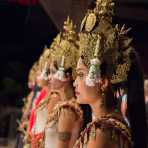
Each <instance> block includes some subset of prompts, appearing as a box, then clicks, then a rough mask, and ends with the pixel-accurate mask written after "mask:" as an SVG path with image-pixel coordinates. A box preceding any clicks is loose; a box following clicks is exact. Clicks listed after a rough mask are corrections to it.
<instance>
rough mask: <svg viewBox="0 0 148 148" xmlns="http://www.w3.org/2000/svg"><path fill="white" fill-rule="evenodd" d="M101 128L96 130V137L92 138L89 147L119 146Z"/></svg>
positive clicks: (113, 147)
mask: <svg viewBox="0 0 148 148" xmlns="http://www.w3.org/2000/svg"><path fill="white" fill-rule="evenodd" d="M107 134H108V133H107V132H103V131H102V130H100V129H97V130H96V137H95V138H90V140H89V142H88V146H87V148H92V147H93V148H117V145H116V144H115V143H114V142H113V141H112V139H111V137H109V135H107Z"/></svg>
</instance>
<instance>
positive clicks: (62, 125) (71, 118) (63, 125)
mask: <svg viewBox="0 0 148 148" xmlns="http://www.w3.org/2000/svg"><path fill="white" fill-rule="evenodd" d="M75 121H76V114H75V112H74V111H72V110H70V109H69V108H61V111H60V115H59V120H58V127H59V129H60V130H64V131H65V130H71V129H72V128H73V127H74V124H75Z"/></svg>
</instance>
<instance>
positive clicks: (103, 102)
mask: <svg viewBox="0 0 148 148" xmlns="http://www.w3.org/2000/svg"><path fill="white" fill-rule="evenodd" d="M101 96H102V100H101V107H105V106H106V95H105V89H104V88H102V89H101Z"/></svg>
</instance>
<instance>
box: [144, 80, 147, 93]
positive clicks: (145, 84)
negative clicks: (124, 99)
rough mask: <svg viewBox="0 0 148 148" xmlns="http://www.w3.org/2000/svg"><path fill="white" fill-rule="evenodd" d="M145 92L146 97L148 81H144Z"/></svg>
mask: <svg viewBox="0 0 148 148" xmlns="http://www.w3.org/2000/svg"><path fill="white" fill-rule="evenodd" d="M144 92H145V95H148V79H146V80H145V81H144Z"/></svg>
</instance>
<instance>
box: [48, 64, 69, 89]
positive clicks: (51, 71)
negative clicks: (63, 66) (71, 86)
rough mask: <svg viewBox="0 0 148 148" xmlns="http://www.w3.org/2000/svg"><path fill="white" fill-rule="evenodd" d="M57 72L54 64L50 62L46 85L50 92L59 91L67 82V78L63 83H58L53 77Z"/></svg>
mask: <svg viewBox="0 0 148 148" xmlns="http://www.w3.org/2000/svg"><path fill="white" fill-rule="evenodd" d="M57 70H58V68H57V66H56V63H55V62H51V64H50V68H49V75H48V85H49V86H50V88H51V90H58V89H61V88H63V87H64V86H65V84H67V82H68V78H65V80H64V81H60V80H58V79H56V78H55V77H54V76H55V74H56V72H57Z"/></svg>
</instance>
